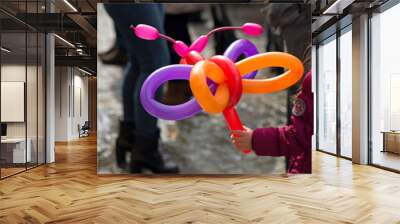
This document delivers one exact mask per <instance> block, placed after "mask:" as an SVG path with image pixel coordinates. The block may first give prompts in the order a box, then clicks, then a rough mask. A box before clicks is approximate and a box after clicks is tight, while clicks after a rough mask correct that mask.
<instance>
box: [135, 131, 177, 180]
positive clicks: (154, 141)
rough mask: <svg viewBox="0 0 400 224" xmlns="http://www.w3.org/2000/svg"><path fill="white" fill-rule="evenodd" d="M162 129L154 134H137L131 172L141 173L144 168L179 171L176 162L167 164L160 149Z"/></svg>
mask: <svg viewBox="0 0 400 224" xmlns="http://www.w3.org/2000/svg"><path fill="white" fill-rule="evenodd" d="M159 138H160V131H159V130H158V131H157V132H156V133H155V134H154V135H152V136H143V135H138V134H137V135H136V142H135V147H133V148H132V154H131V164H130V165H131V170H130V171H131V173H141V172H142V171H143V169H149V170H151V172H153V173H157V174H162V173H170V174H173V173H179V168H178V166H177V165H175V164H166V163H165V162H164V160H163V158H162V156H161V154H160V151H159V150H158V140H159Z"/></svg>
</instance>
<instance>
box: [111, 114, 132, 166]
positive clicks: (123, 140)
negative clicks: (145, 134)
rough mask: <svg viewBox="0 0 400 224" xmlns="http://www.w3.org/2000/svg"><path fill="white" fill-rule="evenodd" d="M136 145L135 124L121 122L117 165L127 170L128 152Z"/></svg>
mask: <svg viewBox="0 0 400 224" xmlns="http://www.w3.org/2000/svg"><path fill="white" fill-rule="evenodd" d="M134 144H135V123H134V122H131V121H120V122H119V135H118V138H117V142H116V147H115V151H116V153H115V155H116V158H117V165H118V167H119V168H121V169H126V168H127V165H126V152H128V151H131V149H132V148H133V147H134Z"/></svg>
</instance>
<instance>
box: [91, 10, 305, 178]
mask: <svg viewBox="0 0 400 224" xmlns="http://www.w3.org/2000/svg"><path fill="white" fill-rule="evenodd" d="M177 5H179V6H177ZM176 6H177V7H176ZM186 6H187V7H185V5H182V4H168V5H165V4H164V5H162V7H163V9H164V13H165V15H163V16H165V17H164V29H166V32H167V34H168V35H170V36H171V37H173V38H176V39H179V40H181V38H184V37H181V38H178V37H177V35H182V33H181V32H180V31H181V30H183V29H185V28H184V27H187V31H188V35H189V38H190V40H192V41H193V40H195V39H196V38H197V37H199V36H200V35H202V34H206V33H207V32H208V31H210V30H212V29H213V28H214V27H218V26H220V24H222V25H235V26H239V25H242V24H243V23H246V22H255V23H259V24H261V25H263V26H264V29H265V32H264V35H262V36H260V37H257V38H254V37H249V36H245V35H243V34H242V33H241V32H235V33H228V34H227V35H221V36H218V37H217V38H218V41H216V39H214V38H211V39H210V42H209V44H208V46H207V48H206V50H205V51H204V52H203V55H204V56H205V57H207V58H208V57H210V56H213V55H216V52H220V54H222V53H221V50H222V52H223V49H225V48H226V46H228V45H229V44H230V43H231V42H232V41H234V40H236V39H240V38H246V39H249V40H250V41H252V42H253V43H254V44H255V45H256V46H257V48H258V50H259V52H265V51H287V52H289V53H292V54H294V55H295V56H297V57H298V58H299V59H300V60H303V61H304V60H305V59H306V58H307V57H310V56H309V55H310V52H309V51H307V50H306V49H307V47H308V46H311V8H310V6H309V5H305V4H278V3H271V4H268V5H265V4H229V5H228V4H224V5H210V4H198V5H193V4H190V5H186ZM107 11H109V10H106V8H105V5H104V4H98V8H97V13H98V17H97V19H98V21H97V27H98V39H97V41H98V43H97V50H98V64H97V76H98V135H97V136H98V137H97V138H98V173H101V174H107V173H127V172H128V173H129V172H130V171H129V169H127V168H125V167H122V168H121V167H120V166H118V164H117V163H116V150H115V148H116V142H117V139H118V136H119V135H121V130H120V126H121V124H120V121H121V119H122V117H123V111H124V110H123V103H122V102H123V99H122V96H123V94H122V89H123V84H124V66H125V65H126V62H127V55H126V52H124V49H123V48H124V47H121V46H119V45H118V41H117V40H118V35H119V34H118V33H117V32H116V31H115V30H116V29H115V23H114V21H113V19H112V18H111V17H110V14H109V13H108V12H107ZM273 18H275V20H274V19H273ZM227 23H230V24H227ZM174 29H175V30H177V31H176V32H175V31H174ZM174 34H175V35H174ZM132 35H133V33H132ZM184 42H186V41H184ZM190 43H191V42H186V44H188V45H189V44H190ZM174 54H175V53H174V52H172V53H170V63H177V62H176V60H177V59H176V57H177V56H176V54H175V55H174ZM168 64H169V63H168ZM305 68H306V71H307V70H309V69H310V65H309V64H308V62H307V63H306V64H305ZM281 72H282V71H281V70H280V69H279V68H273V69H264V70H261V71H259V73H258V75H257V78H266V77H273V76H275V75H277V74H280V73H281ZM132 88H134V85H132ZM297 89H298V86H294V87H292V88H291V89H290V90H288V91H281V92H278V93H274V94H264V95H262V94H256V95H243V96H242V98H241V100H240V102H239V104H238V105H237V111H238V113H239V115H240V118H241V120H242V122H243V124H244V125H246V126H248V127H250V128H257V127H277V126H280V125H285V124H287V122H288V117H289V116H290V113H291V109H290V108H291V99H292V96H293V94H295V93H296V92H297ZM190 95H191V93H190V89H189V88H188V86H187V84H186V83H185V82H177V83H171V82H170V83H168V84H167V85H164V86H163V94H162V98H161V99H162V101H163V102H164V103H166V104H178V103H181V102H184V101H186V100H187V99H188V98H190ZM158 127H159V128H160V130H161V136H160V145H159V151H160V154H161V156H162V158H163V160H164V161H165V162H166V163H171V164H172V163H174V164H176V166H177V167H179V173H183V174H227V173H232V174H242V173H247V174H279V173H284V172H285V166H286V163H285V158H284V157H257V156H256V155H254V154H251V155H243V154H242V153H240V152H238V151H236V149H235V148H234V146H233V145H232V144H231V142H230V139H229V130H228V128H227V126H226V124H225V120H224V118H223V116H222V115H208V114H206V113H204V112H203V113H199V114H198V115H196V116H194V117H192V118H189V119H186V120H183V121H178V122H175V121H165V120H158ZM310 150H311V149H310ZM129 154H130V153H129V152H127V153H126V155H125V156H126V162H127V163H129V161H130V159H131V156H130V155H129Z"/></svg>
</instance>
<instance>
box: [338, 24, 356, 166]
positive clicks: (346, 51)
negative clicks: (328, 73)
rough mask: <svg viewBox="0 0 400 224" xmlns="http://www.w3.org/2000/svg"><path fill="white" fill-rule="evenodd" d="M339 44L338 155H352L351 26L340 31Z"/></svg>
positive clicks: (349, 156)
mask: <svg viewBox="0 0 400 224" xmlns="http://www.w3.org/2000/svg"><path fill="white" fill-rule="evenodd" d="M339 45H340V50H339V52H340V57H339V61H340V155H341V156H344V157H348V158H351V156H352V148H351V142H352V125H351V124H352V97H353V95H352V76H353V71H352V33H351V26H348V27H347V28H345V29H344V30H343V31H342V35H341V36H340V39H339Z"/></svg>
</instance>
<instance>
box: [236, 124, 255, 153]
mask: <svg viewBox="0 0 400 224" xmlns="http://www.w3.org/2000/svg"><path fill="white" fill-rule="evenodd" d="M243 127H244V130H236V131H231V139H232V143H233V144H235V146H236V148H237V149H239V150H240V151H243V150H245V149H250V150H252V146H251V138H252V135H253V130H251V129H250V128H248V127H245V126H243Z"/></svg>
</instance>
